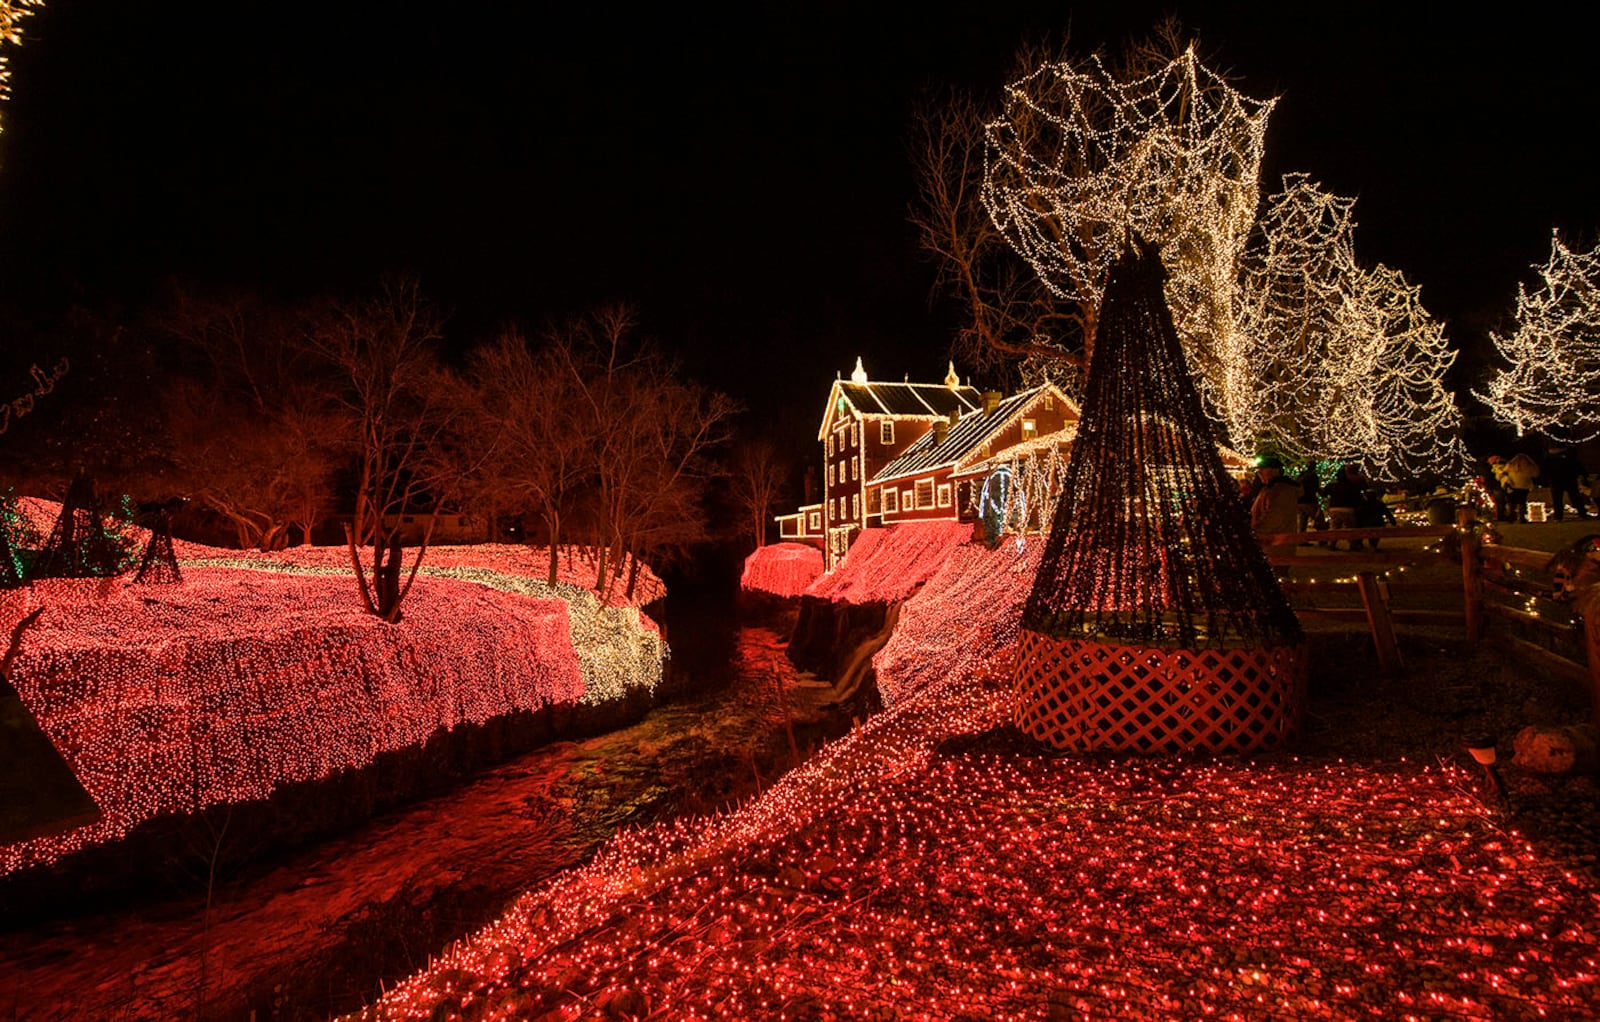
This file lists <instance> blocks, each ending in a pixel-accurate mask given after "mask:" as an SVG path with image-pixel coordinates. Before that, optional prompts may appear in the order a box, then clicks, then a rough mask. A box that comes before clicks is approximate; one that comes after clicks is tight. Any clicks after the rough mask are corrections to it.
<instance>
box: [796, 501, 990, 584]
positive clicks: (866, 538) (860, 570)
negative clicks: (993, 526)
mask: <svg viewBox="0 0 1600 1022" xmlns="http://www.w3.org/2000/svg"><path fill="white" fill-rule="evenodd" d="M971 535H972V525H971V524H970V523H966V522H951V521H936V522H906V523H903V524H901V525H896V526H894V527H893V528H889V529H863V530H862V532H861V535H860V536H859V537H857V539H856V541H855V543H853V544H852V545H851V547H850V552H849V553H848V554H846V555H845V559H844V561H843V562H842V563H841V564H840V565H839V567H838V568H836V569H835V570H834V571H833V573H832V574H829V575H824V576H822V577H821V578H819V579H818V580H817V582H816V584H815V585H813V586H812V587H811V588H810V589H809V590H808V591H807V595H809V596H816V597H820V598H822V599H824V600H831V601H833V602H835V603H839V602H847V603H857V604H862V603H895V602H898V601H900V600H903V599H905V598H906V597H907V596H910V595H911V594H912V593H913V592H915V591H916V590H917V588H918V587H919V586H921V585H922V584H923V583H924V582H926V581H927V580H928V579H929V578H930V577H931V576H932V575H933V573H934V572H936V571H938V570H939V568H940V566H941V565H943V564H944V561H945V558H946V557H948V556H949V553H950V550H951V548H952V547H954V546H955V545H956V544H958V543H960V542H961V541H962V540H964V539H966V538H967V537H969V536H971Z"/></svg>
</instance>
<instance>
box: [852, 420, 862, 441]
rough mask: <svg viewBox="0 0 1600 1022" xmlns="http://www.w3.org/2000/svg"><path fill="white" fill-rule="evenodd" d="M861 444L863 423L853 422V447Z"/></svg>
mask: <svg viewBox="0 0 1600 1022" xmlns="http://www.w3.org/2000/svg"><path fill="white" fill-rule="evenodd" d="M860 444H861V424H860V423H859V422H852V423H851V424H850V446H851V447H857V446H860Z"/></svg>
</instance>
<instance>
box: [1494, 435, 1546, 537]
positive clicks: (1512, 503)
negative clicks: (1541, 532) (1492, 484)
mask: <svg viewBox="0 0 1600 1022" xmlns="http://www.w3.org/2000/svg"><path fill="white" fill-rule="evenodd" d="M1495 475H1496V476H1499V477H1500V478H1501V479H1502V481H1503V482H1504V483H1505V486H1506V512H1507V514H1508V515H1509V516H1510V517H1508V518H1507V519H1506V520H1507V521H1511V522H1526V521H1527V520H1528V491H1529V490H1532V489H1533V481H1534V480H1535V479H1537V478H1539V463H1538V462H1537V461H1534V460H1533V459H1532V458H1530V457H1528V456H1527V455H1526V454H1523V453H1521V452H1518V453H1516V454H1514V455H1512V456H1511V458H1510V460H1509V461H1504V462H1501V463H1500V464H1499V465H1497V466H1495Z"/></svg>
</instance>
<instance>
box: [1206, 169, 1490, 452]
mask: <svg viewBox="0 0 1600 1022" xmlns="http://www.w3.org/2000/svg"><path fill="white" fill-rule="evenodd" d="M1354 206H1355V200H1354V199H1350V198H1344V197H1341V196H1336V195H1332V194H1330V193H1328V192H1325V191H1323V190H1322V189H1321V188H1320V187H1318V186H1317V184H1316V183H1315V182H1313V181H1311V180H1310V179H1309V178H1308V177H1307V176H1306V175H1304V174H1290V175H1288V176H1286V177H1285V178H1284V187H1283V190H1282V191H1281V192H1279V193H1278V194H1277V195H1275V196H1273V197H1272V199H1271V200H1270V201H1269V202H1268V205H1267V209H1266V212H1265V213H1264V214H1263V215H1262V217H1261V220H1260V222H1259V224H1258V225H1257V229H1256V232H1255V234H1254V236H1253V238H1252V241H1251V245H1250V247H1249V248H1248V249H1247V250H1246V252H1245V253H1244V255H1243V257H1242V258H1241V261H1240V263H1241V269H1240V283H1239V289H1238V292H1237V296H1236V301H1237V303H1238V305H1237V310H1238V311H1237V330H1236V333H1237V336H1238V338H1239V345H1240V350H1241V352H1242V362H1243V364H1244V365H1245V366H1246V367H1247V371H1248V375H1249V377H1250V378H1251V379H1252V380H1254V381H1256V386H1255V387H1254V389H1253V390H1249V391H1242V392H1241V393H1240V395H1239V398H1238V400H1236V401H1235V402H1234V403H1233V404H1232V405H1231V406H1230V407H1229V413H1230V415H1229V422H1228V427H1229V432H1230V435H1231V436H1232V437H1233V439H1234V442H1235V443H1236V444H1240V445H1248V444H1251V443H1264V444H1267V445H1270V446H1272V447H1273V448H1275V449H1277V450H1279V451H1281V452H1283V453H1285V454H1288V455H1292V456H1294V457H1297V458H1316V457H1330V458H1334V459H1338V460H1341V461H1354V462H1358V463H1360V464H1362V465H1363V466H1364V467H1365V469H1366V470H1367V472H1368V473H1369V474H1371V475H1373V476H1375V477H1378V478H1385V479H1398V478H1406V477H1409V476H1413V475H1416V474H1418V473H1419V472H1423V471H1427V470H1434V471H1445V472H1448V471H1451V470H1456V469H1459V468H1460V467H1461V465H1462V457H1463V455H1462V450H1461V446H1460V442H1459V440H1458V438H1457V430H1456V427H1457V425H1458V422H1459V413H1458V412H1457V409H1456V406H1455V402H1454V400H1453V399H1452V398H1451V397H1450V395H1449V393H1448V392H1447V391H1446V390H1445V388H1444V373H1445V371H1446V370H1447V369H1449V367H1450V365H1451V363H1452V362H1453V361H1454V359H1455V354H1454V353H1453V352H1452V351H1451V350H1450V349H1449V346H1448V344H1447V343H1446V340H1445V337H1444V330H1443V327H1442V325H1441V324H1439V323H1438V321H1436V320H1434V319H1433V318H1432V317H1431V316H1429V315H1428V312H1427V310H1426V309H1424V308H1423V307H1422V303H1421V300H1420V296H1419V292H1418V289H1417V288H1416V287H1415V286H1413V285H1411V284H1409V283H1407V281H1406V280H1405V277H1404V276H1403V275H1402V274H1401V273H1399V271H1396V270H1392V269H1389V268H1388V267H1385V266H1382V265H1379V266H1377V267H1375V268H1374V269H1372V270H1363V269H1362V268H1361V267H1360V266H1359V265H1358V264H1357V262H1356V257H1355V244H1354V238H1353V232H1354V229H1355V221H1354V219H1353V216H1352V214H1353V210H1354Z"/></svg>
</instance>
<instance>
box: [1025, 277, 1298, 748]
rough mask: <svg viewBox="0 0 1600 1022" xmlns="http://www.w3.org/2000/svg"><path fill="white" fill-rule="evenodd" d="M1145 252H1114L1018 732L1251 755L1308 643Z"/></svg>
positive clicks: (1033, 616) (1280, 729)
mask: <svg viewBox="0 0 1600 1022" xmlns="http://www.w3.org/2000/svg"><path fill="white" fill-rule="evenodd" d="M1165 278H1166V273H1165V270H1164V269H1163V267H1162V265H1161V260H1160V259H1159V258H1158V257H1157V256H1156V254H1155V252H1154V250H1153V248H1150V249H1146V250H1144V251H1142V252H1129V253H1127V254H1125V255H1124V256H1123V257H1122V258H1121V259H1119V261H1118V262H1117V263H1116V265H1115V267H1114V268H1113V270H1112V272H1111V274H1110V277H1109V280H1108V283H1107V285H1106V289H1105V306H1104V315H1103V317H1102V319H1101V323H1100V338H1099V341H1098V343H1097V344H1096V345H1095V351H1094V360H1093V362H1092V363H1091V364H1090V368H1089V377H1088V387H1087V391H1086V393H1085V395H1084V403H1083V417H1082V418H1081V419H1080V420H1079V422H1078V435H1077V440H1076V442H1075V443H1074V445H1073V452H1072V457H1071V459H1070V460H1069V461H1068V463H1067V470H1066V476H1065V478H1064V479H1063V481H1062V491H1061V498H1060V501H1059V502H1058V504H1057V505H1056V511H1055V518H1054V522H1053V524H1052V528H1051V532H1050V538H1049V540H1048V545H1047V546H1046V547H1045V552H1044V555H1043V559H1042V561H1041V563H1040V566H1039V572H1038V576H1037V577H1036V579H1035V581H1034V587H1033V590H1032V592H1031V594H1030V595H1029V598H1028V603H1027V606H1026V608H1025V610H1024V611H1023V615H1022V622H1021V637H1020V640H1019V649H1018V665H1017V674H1016V678H1015V687H1016V694H1017V712H1018V723H1019V725H1020V726H1021V727H1022V728H1023V729H1024V730H1026V731H1028V732H1029V733H1031V734H1033V735H1034V736H1035V737H1038V738H1040V739H1042V740H1044V741H1046V742H1049V743H1051V744H1054V745H1057V746H1060V747H1063V748H1071V749H1080V750H1081V749H1118V750H1127V751H1136V752H1158V751H1165V750H1172V749H1195V748H1202V749H1210V750H1213V751H1220V750H1224V749H1234V750H1243V749H1255V748H1263V747H1266V746H1271V745H1275V744H1278V743H1280V742H1282V741H1283V740H1285V739H1286V738H1287V737H1288V735H1289V734H1290V732H1291V731H1292V730H1293V729H1294V726H1295V723H1296V721H1297V719H1298V715H1299V712H1300V706H1301V701H1302V687H1303V681H1304V676H1305V663H1306V661H1305V644H1304V637H1303V635H1302V633H1301V630H1300V624H1299V622H1298V621H1297V620H1296V618H1295V615H1294V611H1293V610H1292V609H1291V608H1290V607H1289V604H1288V602H1287V601H1286V600H1285V598H1284V596H1283V592H1282V590H1281V589H1280V588H1279V586H1278V582H1277V579H1276V578H1275V577H1274V575H1273V573H1272V568H1271V566H1270V565H1269V564H1268V563H1267V559H1266V555H1265V554H1264V553H1263V552H1262V549H1261V546H1260V544H1259V543H1258V542H1257V541H1256V539H1255V537H1254V536H1253V535H1252V534H1251V531H1250V523H1249V520H1248V517H1247V515H1246V512H1245V508H1244V506H1243V505H1242V503H1241V502H1240V500H1239V496H1238V488H1237V486H1236V485H1235V484H1234V482H1233V480H1232V479H1231V478H1230V477H1229V476H1228V474H1227V471H1226V469H1225V468H1224V467H1223V464H1222V459H1221V456H1220V455H1219V453H1218V451H1217V447H1216V444H1215V443H1214V442H1213V440H1212V439H1211V428H1210V423H1209V422H1208V420H1207V417H1206V414H1205V411H1204V410H1203V408H1202V406H1201V401H1200V395H1199V392H1198V390H1197V388H1196V387H1195V385H1194V382H1193V378H1192V377H1191V375H1190V372H1189V368H1188V365H1187V362H1186V360H1185V356H1184V353H1183V348H1182V345H1181V344H1180V343H1179V340H1178V334H1177V331H1176V329H1175V328H1174V326H1173V322H1172V317H1171V315H1170V314H1169V312H1168V310H1167V304H1166V299H1165V295H1164V289H1163V288H1164V284H1165Z"/></svg>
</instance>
